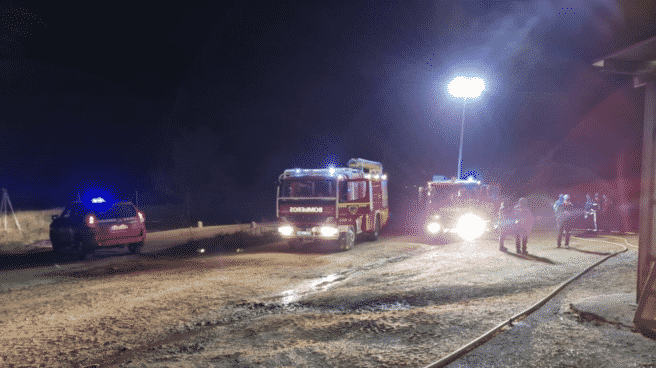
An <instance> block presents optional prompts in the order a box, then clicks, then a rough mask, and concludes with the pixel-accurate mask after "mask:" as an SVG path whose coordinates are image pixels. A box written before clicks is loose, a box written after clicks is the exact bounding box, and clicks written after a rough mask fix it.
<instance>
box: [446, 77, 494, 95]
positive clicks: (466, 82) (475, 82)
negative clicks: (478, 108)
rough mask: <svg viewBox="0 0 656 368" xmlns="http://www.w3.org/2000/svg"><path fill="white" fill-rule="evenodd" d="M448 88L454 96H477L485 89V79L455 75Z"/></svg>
mask: <svg viewBox="0 0 656 368" xmlns="http://www.w3.org/2000/svg"><path fill="white" fill-rule="evenodd" d="M447 89H448V90H449V94H451V96H453V97H458V98H476V97H478V96H480V95H481V93H483V91H484V90H485V81H484V80H483V79H481V78H479V77H455V78H454V79H453V80H452V81H451V82H450V83H449V85H448V86H447Z"/></svg>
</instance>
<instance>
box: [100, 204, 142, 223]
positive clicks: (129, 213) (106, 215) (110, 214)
mask: <svg viewBox="0 0 656 368" xmlns="http://www.w3.org/2000/svg"><path fill="white" fill-rule="evenodd" d="M136 216H137V210H136V209H135V208H134V206H132V205H130V204H118V205H114V206H113V207H112V208H110V209H109V210H108V211H106V212H102V213H99V214H98V219H99V220H110V219H117V218H129V217H136Z"/></svg>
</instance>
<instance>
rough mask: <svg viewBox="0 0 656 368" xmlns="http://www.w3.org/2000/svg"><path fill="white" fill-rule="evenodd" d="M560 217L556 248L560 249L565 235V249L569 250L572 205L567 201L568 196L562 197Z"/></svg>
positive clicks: (572, 215)
mask: <svg viewBox="0 0 656 368" xmlns="http://www.w3.org/2000/svg"><path fill="white" fill-rule="evenodd" d="M560 209H561V217H560V225H559V228H558V243H557V245H558V248H560V244H561V241H562V239H563V235H565V248H569V237H570V232H571V231H572V221H573V219H574V212H573V210H574V205H573V204H572V202H570V201H569V194H565V195H564V196H563V204H562V205H561V206H560Z"/></svg>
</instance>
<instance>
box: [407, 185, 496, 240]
mask: <svg viewBox="0 0 656 368" xmlns="http://www.w3.org/2000/svg"><path fill="white" fill-rule="evenodd" d="M418 199H419V201H418V204H419V205H418V214H419V219H420V224H422V223H423V226H422V227H423V231H422V236H423V237H424V238H425V239H426V240H432V239H439V240H448V239H450V238H451V237H452V235H459V236H460V238H462V239H464V240H474V239H477V238H479V237H480V236H482V235H483V234H484V233H485V232H486V231H488V230H489V229H490V225H491V221H492V220H493V219H494V217H495V215H496V212H497V211H498V209H499V203H500V202H499V201H498V200H497V199H496V197H495V195H494V194H493V193H492V191H491V189H490V187H489V186H487V185H485V184H482V183H481V182H480V181H479V180H475V179H473V178H471V177H470V178H468V179H467V180H459V179H456V178H450V179H449V178H447V177H445V176H438V175H436V176H433V180H431V181H429V182H427V183H426V186H425V187H420V188H419V198H418Z"/></svg>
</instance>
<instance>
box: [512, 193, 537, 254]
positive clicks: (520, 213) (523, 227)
mask: <svg viewBox="0 0 656 368" xmlns="http://www.w3.org/2000/svg"><path fill="white" fill-rule="evenodd" d="M513 218H514V219H515V224H516V226H517V228H516V230H515V246H516V247H517V253H518V254H520V253H521V254H528V251H527V250H526V245H527V244H528V234H530V233H531V229H532V228H533V220H534V219H533V213H531V210H530V209H529V208H528V200H527V199H526V198H520V199H519V201H517V205H515V208H513Z"/></svg>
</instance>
